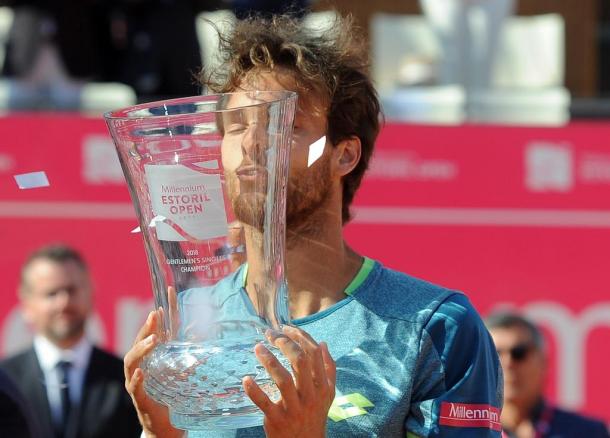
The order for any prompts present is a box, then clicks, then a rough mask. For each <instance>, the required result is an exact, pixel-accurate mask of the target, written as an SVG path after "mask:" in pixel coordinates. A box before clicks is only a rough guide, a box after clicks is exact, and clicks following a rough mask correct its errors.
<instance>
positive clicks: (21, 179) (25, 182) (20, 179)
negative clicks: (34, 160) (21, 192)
mask: <svg viewBox="0 0 610 438" xmlns="http://www.w3.org/2000/svg"><path fill="white" fill-rule="evenodd" d="M14 177H15V181H17V185H18V186H19V188H20V189H35V188H37V187H48V186H49V185H50V184H49V180H48V178H47V174H46V173H44V172H30V173H22V174H20V175H14Z"/></svg>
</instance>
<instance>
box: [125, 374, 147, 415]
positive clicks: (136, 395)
mask: <svg viewBox="0 0 610 438" xmlns="http://www.w3.org/2000/svg"><path fill="white" fill-rule="evenodd" d="M125 389H127V392H128V393H129V395H131V398H132V400H133V402H134V404H135V405H136V406H141V405H142V403H143V402H144V401H145V400H146V393H145V391H144V372H143V371H142V369H141V368H136V369H135V370H134V372H133V374H132V376H131V379H129V383H128V384H126V385H125Z"/></svg>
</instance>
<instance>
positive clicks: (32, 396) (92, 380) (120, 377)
mask: <svg viewBox="0 0 610 438" xmlns="http://www.w3.org/2000/svg"><path fill="white" fill-rule="evenodd" d="M0 368H1V369H4V370H5V371H6V373H7V374H8V375H9V376H10V377H12V379H13V380H14V381H15V383H16V385H17V386H18V388H19V389H20V391H21V393H22V394H23V395H24V397H25V398H26V400H27V401H28V402H29V404H30V405H31V406H32V409H33V410H34V412H35V414H36V416H37V417H38V420H39V423H40V426H41V428H42V435H41V438H54V430H53V421H52V418H51V409H50V407H49V402H48V398H47V393H46V389H45V387H44V374H43V372H42V369H41V368H40V364H39V362H38V358H37V357H36V353H35V351H34V348H30V349H28V350H26V351H24V352H23V353H20V354H17V355H15V356H13V357H10V358H8V359H5V360H4V361H2V362H0ZM124 382H125V377H124V374H123V362H122V361H121V360H120V359H119V358H117V357H115V356H113V355H111V354H109V353H106V352H105V351H103V350H100V349H99V348H96V347H94V348H93V350H92V351H91V357H90V359H89V366H88V368H87V371H86V373H85V380H84V383H83V390H82V399H81V403H80V405H79V406H75V407H73V409H72V411H71V413H70V426H69V427H68V432H67V435H66V438H103V437H112V438H138V437H139V436H140V433H141V430H142V429H141V427H140V425H139V423H138V418H137V414H136V412H135V409H134V407H133V404H132V402H131V398H130V397H129V394H127V391H125V386H124V385H125V383H124Z"/></svg>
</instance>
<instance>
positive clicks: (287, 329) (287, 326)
mask: <svg viewBox="0 0 610 438" xmlns="http://www.w3.org/2000/svg"><path fill="white" fill-rule="evenodd" d="M284 331H285V332H294V331H296V329H295V328H294V327H292V326H289V325H285V326H284Z"/></svg>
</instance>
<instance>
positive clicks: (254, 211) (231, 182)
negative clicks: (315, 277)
mask: <svg viewBox="0 0 610 438" xmlns="http://www.w3.org/2000/svg"><path fill="white" fill-rule="evenodd" d="M227 185H228V190H229V198H230V200H231V206H232V208H233V213H234V214H235V218H236V219H237V220H238V221H240V222H241V223H243V224H245V225H249V226H252V227H254V228H255V229H257V230H258V231H260V232H264V226H265V204H266V202H267V193H266V190H267V185H266V184H258V187H255V188H253V187H251V186H250V185H248V184H242V183H241V181H240V180H239V179H238V177H237V176H236V175H235V174H230V175H227ZM330 190H331V177H330V158H329V157H327V156H323V157H321V158H320V159H319V160H318V162H316V166H315V167H310V168H307V169H301V170H292V171H291V172H290V174H289V178H288V186H287V194H286V228H287V235H288V240H290V236H296V235H298V236H301V237H302V236H309V237H311V236H315V235H316V234H317V233H319V231H320V229H321V227H323V226H324V219H323V215H321V214H320V213H321V212H323V211H324V208H325V206H326V203H327V201H328V199H329V197H330Z"/></svg>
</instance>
